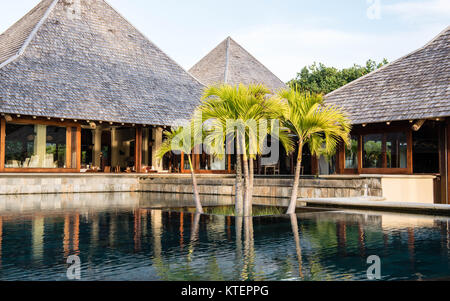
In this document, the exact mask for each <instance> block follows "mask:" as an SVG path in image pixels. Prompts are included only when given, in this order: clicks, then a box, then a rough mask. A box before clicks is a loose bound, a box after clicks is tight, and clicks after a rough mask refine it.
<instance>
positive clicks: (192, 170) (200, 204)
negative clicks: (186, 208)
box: [188, 155, 203, 213]
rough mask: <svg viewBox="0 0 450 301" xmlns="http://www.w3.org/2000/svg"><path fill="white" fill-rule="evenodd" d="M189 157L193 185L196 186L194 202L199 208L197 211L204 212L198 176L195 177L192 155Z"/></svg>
mask: <svg viewBox="0 0 450 301" xmlns="http://www.w3.org/2000/svg"><path fill="white" fill-rule="evenodd" d="M188 158H189V166H190V168H191V175H192V186H193V188H194V202H195V208H196V210H197V211H196V212H197V213H203V207H202V203H201V202H200V194H199V192H198V185H197V178H196V177H195V171H194V167H193V166H192V159H191V155H190V156H188Z"/></svg>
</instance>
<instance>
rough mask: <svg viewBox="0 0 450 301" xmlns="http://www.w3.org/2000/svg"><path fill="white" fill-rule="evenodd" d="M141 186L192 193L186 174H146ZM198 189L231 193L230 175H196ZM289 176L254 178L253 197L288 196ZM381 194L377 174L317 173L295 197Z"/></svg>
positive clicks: (290, 186) (217, 193)
mask: <svg viewBox="0 0 450 301" xmlns="http://www.w3.org/2000/svg"><path fill="white" fill-rule="evenodd" d="M140 184H141V189H142V190H143V191H146V192H165V193H192V180H191V178H190V177H188V176H178V177H173V176H167V177H164V176H159V175H158V176H153V177H152V176H149V177H142V178H141V179H140ZM198 184H199V191H200V194H203V195H233V194H234V189H235V186H234V184H235V180H234V177H232V176H231V177H230V176H220V177H217V176H199V177H198ZM292 184H293V179H292V178H290V177H273V178H267V177H257V178H255V188H254V196H255V197H269V198H288V197H289V196H290V193H291V190H292ZM366 185H367V190H368V195H369V196H377V197H380V196H382V194H383V193H382V188H381V178H377V177H356V176H355V177H321V178H311V179H302V180H301V181H300V187H299V197H304V198H331V197H355V196H362V195H364V193H365V190H366V188H365V187H366Z"/></svg>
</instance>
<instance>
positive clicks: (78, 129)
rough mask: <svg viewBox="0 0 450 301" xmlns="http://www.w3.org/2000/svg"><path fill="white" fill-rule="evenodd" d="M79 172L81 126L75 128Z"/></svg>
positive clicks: (79, 168) (78, 168)
mask: <svg viewBox="0 0 450 301" xmlns="http://www.w3.org/2000/svg"><path fill="white" fill-rule="evenodd" d="M80 171H81V125H78V126H77V172H80Z"/></svg>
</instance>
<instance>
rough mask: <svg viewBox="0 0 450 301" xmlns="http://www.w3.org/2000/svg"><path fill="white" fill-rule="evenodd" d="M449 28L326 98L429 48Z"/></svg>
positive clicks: (448, 28) (448, 27) (449, 28)
mask: <svg viewBox="0 0 450 301" xmlns="http://www.w3.org/2000/svg"><path fill="white" fill-rule="evenodd" d="M449 30H450V25H449V26H447V27H446V28H445V29H444V30H443V31H441V32H440V33H439V34H438V35H437V36H435V37H434V38H433V39H432V40H431V41H429V42H428V43H426V44H425V45H424V46H422V47H420V48H418V49H416V50H414V51H412V52H410V53H408V54H406V55H404V56H401V57H400V58H398V59H396V60H394V61H392V62H390V63H389V64H387V65H384V66H382V67H381V68H378V69H377V70H374V71H372V72H370V73H368V74H366V75H364V76H361V77H360V78H358V79H356V80H354V81H352V82H350V83H348V84H346V85H344V86H342V87H340V88H338V89H336V90H334V91H332V92H330V93H328V94H327V95H325V98H326V97H328V96H331V95H333V94H335V93H337V92H339V91H341V90H343V89H344V88H347V87H349V86H352V85H354V84H356V83H358V82H360V81H361V80H363V79H365V78H367V77H369V76H372V75H373V74H376V73H378V72H379V71H381V70H384V69H385V68H387V67H389V66H391V65H393V64H395V63H397V62H399V61H401V60H403V59H405V58H407V57H409V56H411V55H414V54H416V53H418V52H420V51H422V50H424V49H425V48H427V47H428V46H430V45H431V44H433V43H434V42H435V41H436V40H438V39H439V38H440V37H441V36H442V35H444V33H446V32H447V31H449Z"/></svg>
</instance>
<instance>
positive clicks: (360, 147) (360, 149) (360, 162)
mask: <svg viewBox="0 0 450 301" xmlns="http://www.w3.org/2000/svg"><path fill="white" fill-rule="evenodd" d="M363 143H364V139H363V136H362V135H359V136H358V175H360V174H362V169H363V155H364V144H363Z"/></svg>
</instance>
